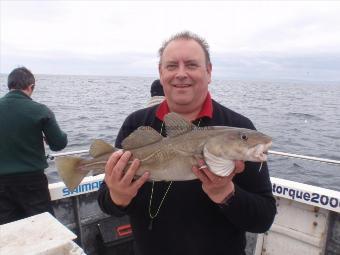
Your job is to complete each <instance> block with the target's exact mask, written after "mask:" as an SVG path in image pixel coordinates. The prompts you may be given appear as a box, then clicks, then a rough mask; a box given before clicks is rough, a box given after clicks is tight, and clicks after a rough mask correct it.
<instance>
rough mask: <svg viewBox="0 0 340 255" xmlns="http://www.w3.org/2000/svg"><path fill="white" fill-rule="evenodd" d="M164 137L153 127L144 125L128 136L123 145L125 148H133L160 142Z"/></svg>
mask: <svg viewBox="0 0 340 255" xmlns="http://www.w3.org/2000/svg"><path fill="white" fill-rule="evenodd" d="M162 139H163V136H162V135H160V134H159V133H158V132H157V131H156V130H154V129H153V128H151V127H145V126H142V127H139V128H138V129H136V130H135V131H133V132H132V133H131V134H130V135H129V136H128V137H126V138H125V139H124V141H123V142H122V146H123V148H124V150H131V149H136V148H139V147H143V146H145V145H148V144H152V143H156V142H159V141H161V140H162Z"/></svg>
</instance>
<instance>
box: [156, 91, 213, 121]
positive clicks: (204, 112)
mask: <svg viewBox="0 0 340 255" xmlns="http://www.w3.org/2000/svg"><path fill="white" fill-rule="evenodd" d="M169 112H170V110H169V106H168V102H167V100H164V101H163V102H162V103H161V104H160V105H159V106H158V109H157V111H156V117H157V118H158V119H160V120H161V121H163V120H164V116H165V115H166V114H168V113H169ZM212 113H213V105H212V99H211V96H210V93H209V92H208V94H207V97H206V98H205V100H204V103H203V106H202V109H201V111H200V113H199V114H198V116H197V117H196V119H200V118H203V117H208V118H210V119H212Z"/></svg>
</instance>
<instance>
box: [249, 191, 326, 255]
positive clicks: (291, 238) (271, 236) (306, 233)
mask: <svg viewBox="0 0 340 255" xmlns="http://www.w3.org/2000/svg"><path fill="white" fill-rule="evenodd" d="M277 210H278V213H277V215H276V217H275V221H274V223H273V225H272V227H271V228H270V230H269V231H268V232H266V233H265V234H263V235H258V239H257V244H256V250H255V255H260V254H261V255H267V254H275V255H287V254H289V255H300V254H308V255H314V254H315V255H320V254H323V253H324V249H325V243H326V236H327V227H328V226H327V219H328V215H329V211H328V210H325V209H321V208H318V207H315V206H311V205H307V204H302V203H299V202H295V201H292V200H289V199H284V198H277Z"/></svg>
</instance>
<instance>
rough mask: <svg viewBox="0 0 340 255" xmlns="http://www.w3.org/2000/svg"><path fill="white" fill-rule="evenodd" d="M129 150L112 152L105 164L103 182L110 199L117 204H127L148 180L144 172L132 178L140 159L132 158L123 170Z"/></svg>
mask: <svg viewBox="0 0 340 255" xmlns="http://www.w3.org/2000/svg"><path fill="white" fill-rule="evenodd" d="M131 155H132V154H131V152H130V151H125V152H124V153H123V151H117V152H114V153H112V155H111V157H110V158H109V160H108V161H107V163H106V166H105V183H106V185H107V187H108V189H109V191H110V197H111V199H112V201H113V202H114V203H115V204H116V205H118V206H122V207H125V206H128V205H129V204H130V202H131V200H132V199H133V198H134V197H135V196H136V195H137V192H138V190H139V188H140V187H141V186H142V185H143V184H144V183H145V182H146V181H147V180H148V178H149V176H150V174H149V173H148V172H146V173H144V174H143V175H142V176H141V177H140V178H138V179H136V180H134V176H135V174H136V172H137V170H138V168H139V165H140V161H139V160H138V159H134V160H133V162H132V164H131V165H130V167H129V168H128V169H127V171H126V172H124V169H125V168H126V166H127V165H128V162H129V159H130V157H131Z"/></svg>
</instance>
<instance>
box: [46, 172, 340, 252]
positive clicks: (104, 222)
mask: <svg viewBox="0 0 340 255" xmlns="http://www.w3.org/2000/svg"><path fill="white" fill-rule="evenodd" d="M103 178H104V175H103V174H101V175H97V176H89V177H86V178H84V180H83V181H82V183H81V184H80V185H79V186H78V187H77V188H76V189H75V190H74V191H73V192H70V191H69V190H68V189H67V188H66V187H65V185H64V184H63V183H62V182H59V183H53V184H50V185H49V188H50V193H51V198H52V200H53V207H54V210H55V216H56V217H57V219H58V220H59V221H60V222H62V223H63V224H64V225H65V226H67V227H68V228H69V229H71V230H72V231H73V232H74V233H75V234H77V236H78V239H77V243H78V244H79V245H80V246H81V247H82V248H83V249H84V251H85V253H86V254H89V255H95V254H106V253H105V249H112V250H114V249H116V253H114V254H121V255H130V254H133V251H132V243H133V238H132V232H131V228H130V225H129V220H128V218H127V217H122V218H116V217H112V216H109V215H106V214H104V213H103V212H101V210H100V209H99V206H98V205H97V196H96V193H97V192H96V191H97V190H98V189H99V187H100V184H101V183H102V182H103ZM271 181H272V185H273V193H274V195H275V197H276V201H277V209H278V214H277V215H276V218H275V221H274V223H273V225H272V227H271V229H270V230H269V231H268V232H266V233H265V234H259V235H257V234H252V233H247V248H246V253H247V255H250V254H255V255H259V254H274V255H281V254H282V255H287V254H290V255H295V254H296V255H297V254H299V255H301V254H308V255H313V254H318V255H319V254H327V255H328V254H330V255H336V254H337V255H339V254H340V192H338V191H333V190H329V189H324V188H320V187H316V186H312V185H306V184H302V183H298V182H293V181H288V180H284V179H279V178H274V177H271ZM103 249H104V250H103Z"/></svg>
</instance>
